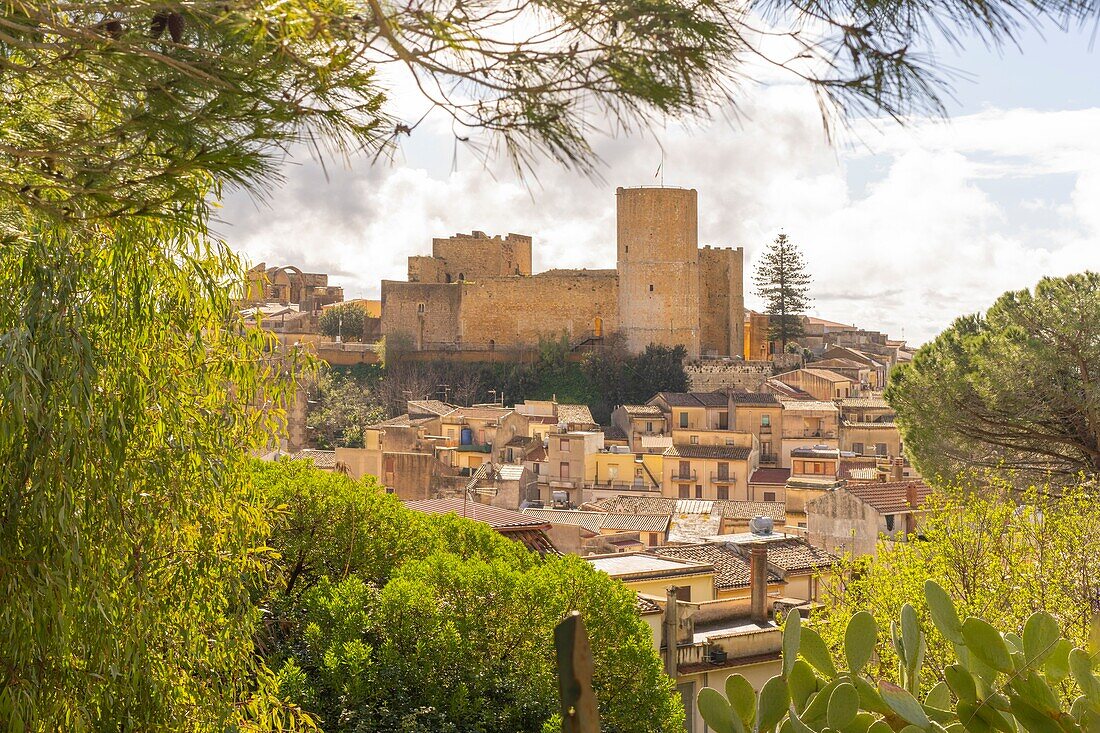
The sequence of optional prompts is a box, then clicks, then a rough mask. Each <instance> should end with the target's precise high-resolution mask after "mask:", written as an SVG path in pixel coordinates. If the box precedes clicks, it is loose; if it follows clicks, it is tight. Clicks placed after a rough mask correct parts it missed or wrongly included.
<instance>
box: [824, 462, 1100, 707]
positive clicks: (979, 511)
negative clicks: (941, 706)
mask: <svg viewBox="0 0 1100 733" xmlns="http://www.w3.org/2000/svg"><path fill="white" fill-rule="evenodd" d="M1092 491H1093V487H1091V486H1085V487H1077V488H1074V489H1073V490H1067V492H1066V493H1065V494H1064V495H1063V496H1052V495H1050V494H1049V493H1048V492H1044V491H1042V490H1039V489H1035V490H1032V491H1031V492H1029V493H1028V494H1026V495H1024V496H1022V497H1021V496H1019V495H1017V494H1016V493H1015V491H1013V489H1012V488H1011V486H1010V484H1009V483H1008V482H1005V481H1003V480H1001V481H998V480H997V479H995V478H993V477H988V476H987V477H984V478H983V481H982V483H981V485H980V488H977V487H975V486H974V485H970V486H968V487H965V488H959V489H957V490H952V491H948V492H945V493H944V494H942V495H941V494H937V495H934V497H933V499H932V500H931V502H930V503H929V505H928V509H929V511H928V514H927V515H926V517H925V519H924V520H923V523H922V525H921V527H920V537H921V540H920V541H911V542H902V543H897V544H893V545H890V544H887V543H883V544H881V545H880V546H879V550H878V555H877V557H876V558H875V559H874V561H870V562H869V561H868V559H866V558H861V559H853V558H850V557H849V558H846V559H845V560H844V563H845V564H844V566H842V567H841V568H840V572H838V573H837V575H836V576H835V578H834V579H833V580H832V581H830V584H828V585H827V586H826V588H825V594H824V598H823V602H824V608H823V609H822V611H821V612H820V613H818V614H817V615H815V624H814V627H815V628H816V629H817V630H818V632H819V633H820V634H821V636H822V637H823V638H824V639H825V643H826V645H827V646H828V647H829V648H830V649H832V650H833V651H834V653H839V652H840V650H841V649H842V648H843V643H844V639H843V633H844V628H845V626H846V625H847V624H848V622H849V620H850V619H851V618H852V617H853V616H855V615H856V614H857V613H860V612H867V613H870V614H871V615H872V616H873V617H874V619H875V620H876V622H877V623H878V624H879V625H880V626H881V627H883V628H886V627H887V626H888V625H889V623H890V622H891V621H892V620H893V619H895V618H897V617H898V615H899V614H900V613H901V609H902V607H903V606H904V605H905V604H906V603H907V602H911V603H912V604H913V607H914V608H915V610H916V613H917V615H918V617H919V619H920V621H921V623H922V624H924V625H926V626H930V622H931V618H932V617H931V610H930V609H929V608H928V607H927V606H926V605H925V604H924V603H923V602H922V601H920V600H918V599H921V598H922V597H923V596H922V593H921V590H922V588H923V586H924V583H925V581H926V580H928V579H932V580H934V581H935V582H936V583H938V584H939V585H940V586H942V587H943V588H945V589H946V590H947V591H948V592H949V593H950V594H951V597H952V598H953V599H954V601H955V603H956V605H957V606H958V608H959V611H960V613H962V614H963V615H970V616H979V617H981V618H984V619H985V620H986V621H988V622H989V623H991V624H993V625H994V626H996V627H997V628H1002V629H1017V628H1021V627H1023V625H1024V624H1025V623H1026V621H1027V619H1028V617H1029V616H1030V615H1031V614H1032V613H1033V612H1035V611H1044V612H1046V613H1049V614H1050V615H1051V616H1052V617H1053V618H1055V619H1056V620H1057V621H1058V622H1059V624H1060V625H1061V627H1062V629H1063V631H1064V633H1065V635H1066V636H1067V637H1068V638H1069V639H1070V640H1071V641H1072V642H1073V643H1074V644H1077V645H1079V646H1080V645H1084V644H1085V642H1086V640H1087V638H1088V634H1089V630H1090V621H1091V618H1092V614H1093V613H1095V612H1097V611H1098V610H1100V578H1098V577H1097V576H1096V572H1095V569H1096V568H1097V567H1100V505H1098V504H1097V502H1096V500H1095V497H1094V496H1093V494H1092ZM926 641H927V649H926V651H925V655H926V658H927V659H928V662H929V665H928V667H927V668H926V672H925V675H924V677H923V678H922V679H921V680H920V689H921V690H922V691H924V692H927V691H929V690H930V689H931V688H932V687H933V686H934V685H935V684H936V683H937V682H938V681H939V680H940V677H939V676H938V670H941V669H943V668H944V667H945V666H947V665H948V664H949V663H950V659H951V658H952V655H953V650H952V645H951V642H950V640H949V639H947V638H944V637H943V636H942V635H940V634H939V633H937V632H936V631H935V630H930V631H929V633H928V635H927V637H926ZM897 661H898V660H897V657H896V655H895V653H894V649H893V647H892V646H891V645H890V644H889V643H886V642H885V641H883V640H880V643H879V645H878V648H877V650H876V654H875V656H874V658H873V659H872V662H871V664H870V667H869V671H870V672H871V673H872V674H873V675H874V676H875V677H876V678H878V679H887V680H890V681H892V682H895V683H900V681H901V680H900V678H899V677H898V676H897V674H898V665H897Z"/></svg>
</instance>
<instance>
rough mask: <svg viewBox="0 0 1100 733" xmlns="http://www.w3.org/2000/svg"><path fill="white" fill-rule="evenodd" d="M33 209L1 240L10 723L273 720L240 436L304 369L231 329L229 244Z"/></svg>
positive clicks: (0, 657)
mask: <svg viewBox="0 0 1100 733" xmlns="http://www.w3.org/2000/svg"><path fill="white" fill-rule="evenodd" d="M27 222H28V225H29V226H31V227H32V228H31V229H30V230H29V231H28V233H27V235H26V236H20V237H14V238H12V239H10V240H5V241H4V242H3V244H0V273H2V275H0V277H2V286H0V290H2V295H3V297H0V355H2V356H0V360H2V362H3V365H4V366H3V368H2V369H0V466H2V467H3V468H2V470H0V596H2V599H3V600H2V601H0V669H2V670H3V671H2V672H0V728H4V729H5V730H8V729H15V730H19V729H24V728H25V729H27V730H57V729H65V730H74V731H80V730H119V729H129V730H154V729H161V730H164V729H184V728H188V729H207V730H212V729H222V728H224V727H226V726H229V725H238V726H241V725H245V724H246V723H248V724H253V723H254V724H256V725H261V722H260V721H258V720H257V719H256V716H257V715H258V714H259V711H260V710H261V709H264V708H266V704H262V703H261V700H260V699H259V697H258V696H260V697H262V696H263V694H264V693H263V689H262V685H261V684H258V680H259V679H261V678H262V677H263V670H262V668H261V666H260V665H259V664H258V663H257V660H256V658H255V654H254V652H253V646H252V634H253V631H254V628H255V625H256V623H257V622H258V620H259V613H258V611H257V609H256V607H255V606H254V604H253V603H252V602H251V597H252V595H253V594H255V593H258V592H262V590H263V588H264V587H265V586H266V584H267V564H268V558H267V554H266V552H265V550H264V547H265V544H266V542H265V541H266V537H267V535H268V532H269V525H268V516H267V514H266V512H265V511H264V509H263V502H262V500H261V499H260V498H259V497H257V496H256V494H255V492H254V490H253V489H252V487H251V486H250V485H249V484H248V482H247V481H246V475H247V471H246V469H247V466H246V461H247V459H246V457H245V451H246V450H247V449H250V448H256V449H258V448H260V447H261V446H262V445H263V442H264V439H265V436H266V435H267V434H268V433H269V431H270V432H275V431H276V430H278V429H280V423H279V420H278V417H279V415H278V411H277V410H274V409H271V410H262V411H257V410H256V409H255V407H256V406H257V405H260V404H262V403H263V402H264V401H265V400H270V403H269V404H270V405H272V406H274V405H277V404H278V403H279V400H280V397H281V395H283V394H285V392H284V390H285V388H286V381H287V380H286V379H285V377H289V376H292V375H291V374H289V373H284V372H283V366H282V365H274V364H272V363H270V362H269V361H267V360H266V357H265V351H266V349H268V348H269V346H270V343H269V340H268V337H267V336H266V335H265V334H262V333H259V332H253V333H247V334H243V335H242V334H239V333H237V332H236V329H234V328H231V327H229V326H228V323H229V321H228V318H229V314H230V313H232V306H231V304H230V301H229V293H228V291H226V290H224V289H222V288H220V287H217V286H216V283H217V282H218V281H219V279H220V278H228V277H231V276H232V274H233V273H235V272H238V268H237V267H236V261H235V258H233V257H232V256H231V255H230V254H228V253H227V252H226V251H225V250H224V249H221V248H218V247H215V246H210V245H206V244H205V243H203V242H201V241H197V240H196V238H195V237H193V236H190V235H189V234H188V233H187V232H181V231H180V230H179V229H178V228H174V227H172V226H170V225H167V224H163V223H154V222H152V221H151V220H145V221H144V222H143V223H142V224H143V225H142V226H138V225H137V224H133V223H132V224H131V225H129V226H120V225H116V224H115V223H114V222H104V223H102V224H100V225H98V226H96V227H93V228H92V229H91V230H89V229H83V228H81V229H78V230H76V231H74V230H73V229H70V228H68V227H62V226H52V227H41V226H39V225H38V224H36V223H35V222H34V220H32V219H28V220H27ZM151 241H156V242H160V244H159V245H158V246H153V247H150V245H149V242H151ZM203 283H205V286H206V287H208V288H209V289H208V290H207V289H204V286H203V285H202V284H203ZM196 288H198V290H196ZM276 367H277V368H276ZM230 385H232V387H233V389H232V390H231V389H230ZM247 718H251V721H248V720H246V719H247Z"/></svg>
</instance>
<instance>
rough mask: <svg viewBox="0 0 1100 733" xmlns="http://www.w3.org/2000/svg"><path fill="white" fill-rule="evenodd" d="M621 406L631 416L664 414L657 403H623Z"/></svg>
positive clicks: (657, 415)
mask: <svg viewBox="0 0 1100 733" xmlns="http://www.w3.org/2000/svg"><path fill="white" fill-rule="evenodd" d="M622 407H623V410H625V411H626V414H627V415H630V416H631V417H661V416H662V415H663V414H664V413H662V412H661V408H660V407H658V406H657V405H623V406H622Z"/></svg>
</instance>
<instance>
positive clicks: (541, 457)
mask: <svg viewBox="0 0 1100 733" xmlns="http://www.w3.org/2000/svg"><path fill="white" fill-rule="evenodd" d="M524 460H525V461H531V462H532V463H541V462H542V461H545V460H546V446H544V445H542V444H541V443H540V444H539V445H538V446H536V447H535V449H534V450H532V451H531V452H530V453H528V454H527V456H526V457H525V458H524Z"/></svg>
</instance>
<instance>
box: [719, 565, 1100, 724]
mask: <svg viewBox="0 0 1100 733" xmlns="http://www.w3.org/2000/svg"><path fill="white" fill-rule="evenodd" d="M924 593H925V598H926V599H927V601H928V608H929V611H930V612H931V616H932V621H933V623H934V624H935V626H936V628H937V629H938V630H939V632H940V633H941V634H942V635H943V636H944V637H945V638H946V639H947V640H948V641H949V642H951V643H952V645H953V646H954V649H955V657H956V662H955V663H954V664H951V665H949V666H948V667H947V668H946V669H943V670H942V678H943V681H942V682H940V683H939V684H937V685H936V686H935V687H933V688H932V689H931V690H930V691H929V692H928V694H927V695H926V696H925V698H924V700H920V699H918V697H917V693H918V689H919V687H918V681H919V679H920V673H921V667H922V666H923V664H924V654H925V648H926V645H925V636H924V632H923V631H922V630H921V628H920V623H919V620H918V618H917V613H916V610H915V609H914V608H913V607H912V606H909V605H908V604H907V605H906V606H905V607H903V608H902V613H901V619H900V621H899V622H896V623H892V624H891V625H890V640H891V642H892V644H893V647H894V650H895V651H896V652H897V656H898V659H899V665H900V669H899V674H898V679H899V680H900V681H901V683H902V684H901V685H900V686H899V685H895V684H892V683H890V682H886V681H880V682H878V683H877V684H875V682H874V680H872V679H870V678H869V677H868V676H867V674H866V673H865V671H864V670H865V668H866V666H867V663H868V662H869V661H870V659H871V657H872V655H873V654H874V649H875V644H876V641H877V640H878V634H879V628H878V625H877V624H876V623H875V620H874V618H873V617H872V616H871V614H869V613H867V612H866V611H863V612H860V613H857V614H856V615H855V616H853V617H852V619H851V621H850V622H849V623H848V628H847V630H846V631H845V635H844V661H845V663H846V666H847V668H846V669H843V670H838V669H837V668H836V665H835V664H834V663H833V658H832V655H831V654H830V653H829V649H828V648H827V647H826V645H825V643H824V642H823V641H822V639H821V637H820V636H819V635H818V634H817V632H816V631H814V630H813V629H811V628H809V627H804V626H803V625H802V622H801V619H800V618H799V616H798V614H797V613H794V614H791V615H790V616H789V617H788V619H787V622H786V626H785V628H784V630H783V673H782V674H780V675H778V676H776V677H773V678H771V679H770V680H768V681H767V682H766V683H765V684H764V686H763V688H762V689H761V690H760V692H759V694H757V693H756V692H755V691H754V690H753V688H752V686H751V685H750V684H749V683H748V681H747V680H745V678H744V677H742V676H741V675H736V674H735V675H732V676H731V677H730V678H729V679H728V680H727V681H726V689H725V694H724V695H723V694H722V692H720V691H718V690H714V689H711V688H709V687H708V688H704V689H703V690H702V691H701V692H700V693H699V700H698V703H699V712H700V713H701V714H702V716H703V719H704V720H705V721H706V722H707V725H708V726H709V727H710V728H711V729H713V730H714V731H716V733H771V732H773V731H778V732H779V733H809V732H811V731H814V732H818V731H820V732H822V733H825V732H830V733H832V732H836V733H889V732H890V731H904V733H918V732H919V731H937V732H942V731H950V732H951V733H956V732H958V733H962V732H963V731H969V732H970V733H1076V732H1077V731H1081V732H1082V733H1100V677H1098V676H1097V673H1096V671H1095V670H1094V663H1096V659H1095V657H1096V656H1097V650H1095V649H1094V650H1092V652H1091V653H1090V652H1089V651H1086V650H1084V649H1075V648H1073V645H1072V644H1070V642H1069V641H1067V640H1066V639H1064V638H1063V637H1062V634H1061V630H1060V629H1059V627H1058V622H1057V621H1055V620H1054V618H1053V617H1052V616H1050V614H1047V613H1043V612H1038V613H1035V614H1033V615H1032V616H1031V617H1030V618H1029V619H1028V620H1027V623H1026V624H1025V625H1024V628H1023V631H1022V633H1021V634H1012V633H1010V634H1001V633H1000V632H999V631H997V629H995V628H993V627H992V626H990V625H989V624H988V623H986V622H985V621H983V620H982V619H980V618H974V617H970V618H967V619H965V620H960V619H959V616H958V613H957V612H956V610H955V605H954V603H952V601H951V597H950V596H949V595H948V594H947V592H946V591H944V590H943V588H941V587H940V586H938V585H936V584H935V583H934V582H932V581H928V582H927V583H926V584H925V587H924ZM1098 666H1100V665H1098ZM1069 680H1072V683H1073V684H1074V685H1075V686H1076V688H1077V689H1078V690H1079V691H1080V696H1079V697H1077V698H1076V700H1074V701H1073V704H1072V705H1070V707H1069V710H1066V709H1064V706H1063V705H1062V704H1061V700H1060V697H1059V694H1058V690H1059V689H1060V687H1061V686H1062V684H1063V682H1067V681H1069Z"/></svg>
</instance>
